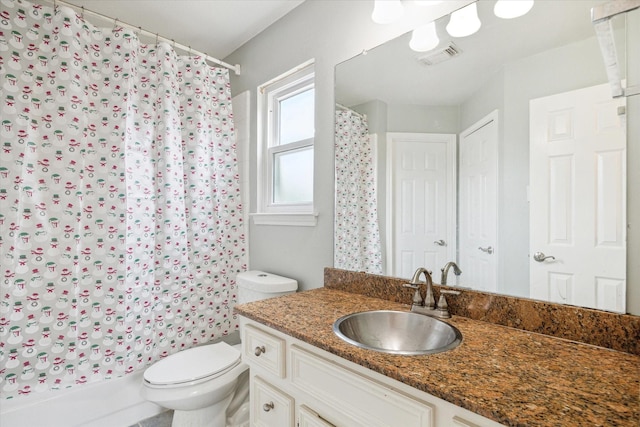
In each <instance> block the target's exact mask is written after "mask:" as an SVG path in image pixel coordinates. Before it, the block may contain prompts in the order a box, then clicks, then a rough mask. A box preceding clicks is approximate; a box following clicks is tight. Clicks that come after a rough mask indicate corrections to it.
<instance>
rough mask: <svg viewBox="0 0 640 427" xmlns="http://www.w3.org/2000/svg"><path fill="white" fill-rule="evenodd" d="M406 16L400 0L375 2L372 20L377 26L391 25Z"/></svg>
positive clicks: (377, 0) (376, 0) (379, 0)
mask: <svg viewBox="0 0 640 427" xmlns="http://www.w3.org/2000/svg"><path fill="white" fill-rule="evenodd" d="M403 14H404V7H403V6H402V2H401V1H400V0H375V2H374V3H373V13H372V14H371V19H372V20H373V22H375V23H376V24H391V23H392V22H395V21H397V20H398V19H400V18H401V17H402V15H403Z"/></svg>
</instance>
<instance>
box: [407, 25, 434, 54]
mask: <svg viewBox="0 0 640 427" xmlns="http://www.w3.org/2000/svg"><path fill="white" fill-rule="evenodd" d="M438 44H440V39H438V34H436V24H435V22H429V23H428V24H426V25H423V26H421V27H418V28H416V29H415V30H413V32H412V33H411V41H410V42H409V47H410V48H411V50H415V51H416V52H427V51H429V50H432V49H435V48H436V47H437V46H438Z"/></svg>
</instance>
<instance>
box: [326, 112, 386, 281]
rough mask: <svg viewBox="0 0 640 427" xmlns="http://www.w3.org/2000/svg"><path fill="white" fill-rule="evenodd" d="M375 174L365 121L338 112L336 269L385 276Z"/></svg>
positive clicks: (360, 117) (357, 116) (370, 142)
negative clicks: (383, 272) (383, 274)
mask: <svg viewBox="0 0 640 427" xmlns="http://www.w3.org/2000/svg"><path fill="white" fill-rule="evenodd" d="M375 173H376V168H375V162H374V156H373V145H372V141H371V138H370V137H369V128H368V125H367V120H366V117H364V116H360V115H359V114H357V113H355V112H353V111H349V110H340V109H339V110H336V129H335V175H336V178H335V180H336V200H335V203H336V207H335V237H334V239H335V241H334V267H336V268H342V269H345V270H353V271H365V272H368V273H373V274H382V252H381V248H380V231H379V229H378V210H377V194H376V185H375V182H376V180H375Z"/></svg>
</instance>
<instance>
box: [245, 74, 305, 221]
mask: <svg viewBox="0 0 640 427" xmlns="http://www.w3.org/2000/svg"><path fill="white" fill-rule="evenodd" d="M258 117H259V118H258V120H259V127H258V134H259V135H258V179H259V183H258V188H259V192H258V206H259V212H258V213H257V214H255V215H254V221H255V222H256V224H280V225H315V214H314V213H313V161H314V134H315V90H314V72H313V63H307V64H303V65H302V66H300V67H297V68H296V69H294V70H292V71H290V72H288V73H286V74H284V75H282V76H280V77H278V78H276V79H274V80H272V81H270V82H268V83H265V84H264V85H262V86H260V87H259V88H258Z"/></svg>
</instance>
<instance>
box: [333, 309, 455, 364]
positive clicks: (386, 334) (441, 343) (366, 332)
mask: <svg viewBox="0 0 640 427" xmlns="http://www.w3.org/2000/svg"><path fill="white" fill-rule="evenodd" d="M333 331H334V332H335V333H336V335H338V336H339V337H340V338H342V339H343V340H345V341H346V342H348V343H350V344H353V345H355V346H357V347H361V348H366V349H369V350H375V351H380V352H383V353H391V354H403V355H419V354H434V353H440V352H443V351H447V350H451V349H453V348H455V347H457V346H458V345H460V343H461V342H462V334H461V333H460V331H459V330H458V329H457V328H456V327H454V326H451V325H450V324H448V323H446V322H443V321H441V320H438V319H434V318H433V317H428V316H425V315H423V314H417V313H411V312H405V311H392V310H376V311H363V312H360V313H353V314H349V315H347V316H343V317H341V318H339V319H338V320H336V321H335V323H334V324H333Z"/></svg>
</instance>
